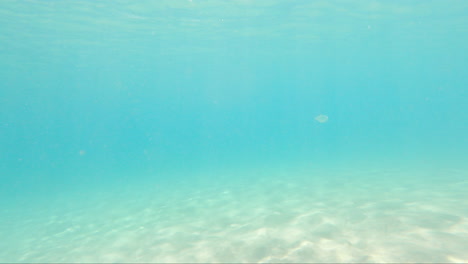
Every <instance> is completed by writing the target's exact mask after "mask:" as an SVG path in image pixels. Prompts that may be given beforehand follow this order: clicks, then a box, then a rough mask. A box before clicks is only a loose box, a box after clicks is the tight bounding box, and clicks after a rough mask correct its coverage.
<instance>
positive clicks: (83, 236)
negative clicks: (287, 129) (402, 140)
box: [0, 169, 468, 263]
mask: <svg viewBox="0 0 468 264" xmlns="http://www.w3.org/2000/svg"><path fill="white" fill-rule="evenodd" d="M181 179H184V178H183V177H180V178H179V180H173V181H166V182H158V181H157V180H154V181H152V180H147V181H146V182H140V183H134V184H127V185H125V186H123V185H122V186H121V187H116V186H113V187H109V188H107V189H106V188H102V191H99V192H98V191H89V192H79V191H77V192H73V193H70V194H66V193H64V194H61V195H59V196H57V197H55V198H54V199H50V200H47V199H43V200H40V199H38V200H37V201H34V200H33V201H30V202H27V203H21V205H19V204H10V206H3V208H2V214H3V216H2V218H1V219H0V234H1V237H2V239H1V240H0V262H438V263H441V262H468V251H467V250H466V249H467V248H468V192H467V191H466V190H468V174H467V171H466V170H456V169H444V170H437V171H434V170H404V171H403V170H397V169H374V170H373V169H368V170H360V169H352V170H351V169H350V170H348V171H347V170H312V169H311V170H308V169H301V170H297V171H295V170H289V171H288V170H281V171H274V170H270V171H267V170H263V171H248V172H245V173H244V174H242V175H239V174H237V175H236V173H233V174H232V175H224V176H221V175H216V174H213V175H207V176H203V175H198V176H192V177H191V178H187V179H185V180H181Z"/></svg>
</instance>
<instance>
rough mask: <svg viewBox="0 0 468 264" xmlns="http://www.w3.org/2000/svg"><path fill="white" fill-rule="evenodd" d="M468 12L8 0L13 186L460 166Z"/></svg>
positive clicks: (418, 6) (2, 43) (368, 4)
mask: <svg viewBox="0 0 468 264" xmlns="http://www.w3.org/2000/svg"><path fill="white" fill-rule="evenodd" d="M467 12H468V1H465V0H460V1H453V0H448V1H364V0H360V1H313V0H304V1H247V0H239V1H202V0H200V1H198V0H193V1H189V0H184V1H178V0H171V1H169V0H168V1H162V0H160V1H10V0H4V1H1V2H0V177H1V178H0V180H1V184H0V186H1V188H0V190H1V191H2V192H3V194H4V195H3V197H7V199H8V198H12V196H14V195H17V196H24V195H25V194H26V193H27V192H32V193H31V195H32V194H33V193H35V192H42V191H45V192H51V191H52V192H55V191H60V190H64V189H70V188H90V187H96V186H97V188H105V186H106V184H111V183H117V184H120V183H128V182H131V181H134V180H140V179H142V178H145V177H159V178H161V177H177V178H179V179H184V175H187V176H186V177H187V179H186V180H187V181H190V176H188V175H189V173H190V172H197V173H203V172H204V171H207V172H208V171H212V170H220V171H222V170H225V171H228V170H232V169H234V168H236V169H239V168H246V169H249V168H255V167H256V166H268V167H273V168H274V167H275V166H278V167H281V166H283V165H285V164H288V163H291V164H292V163H294V162H298V163H301V162H302V163H311V164H318V165H317V166H324V167H326V166H332V167H335V168H336V167H337V166H348V165H350V164H360V165H359V166H363V167H366V166H379V165H380V164H385V165H386V166H388V165H390V166H392V164H401V163H405V164H410V165H409V166H411V164H414V166H434V167H437V166H458V167H463V163H464V162H466V156H467V150H466V149H467V147H468V142H467V136H466V131H467V128H468V125H467V120H468V104H467V85H468V79H467V77H466V76H468V54H467V52H466V47H468V34H467V31H468V28H467V17H466V14H467ZM320 114H324V115H327V116H328V117H329V121H328V122H326V123H319V122H317V121H316V120H314V118H315V117H316V116H317V115H320ZM447 164H448V165H447ZM395 166H396V165H395ZM2 199H4V198H2ZM3 201H6V200H3Z"/></svg>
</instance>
